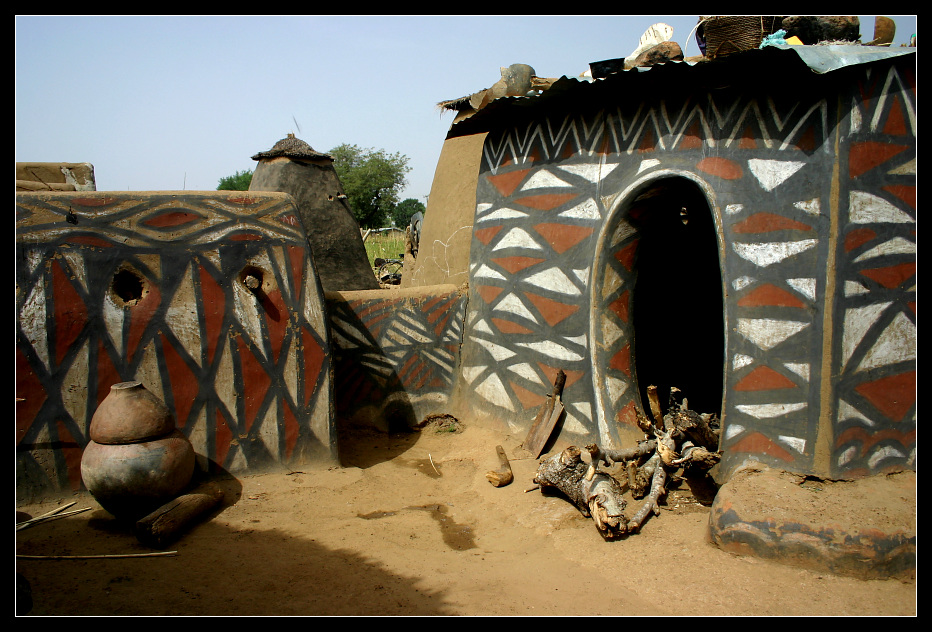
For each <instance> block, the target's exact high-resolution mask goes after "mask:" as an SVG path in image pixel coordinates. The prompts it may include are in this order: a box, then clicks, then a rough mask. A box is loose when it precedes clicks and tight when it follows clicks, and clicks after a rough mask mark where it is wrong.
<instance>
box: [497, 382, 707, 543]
mask: <svg viewBox="0 0 932 632" xmlns="http://www.w3.org/2000/svg"><path fill="white" fill-rule="evenodd" d="M656 391H657V389H656V387H651V388H649V389H648V395H649V398H650V404H651V409H652V413H653V415H654V417H655V421H651V420H650V419H648V418H647V417H645V416H644V415H641V414H639V415H638V425H639V426H640V427H641V429H642V430H644V431H645V433H647V434H648V436H649V437H650V436H651V435H653V436H652V438H647V439H645V440H643V441H639V442H638V444H637V445H636V446H634V447H632V448H626V449H622V450H615V449H604V448H602V447H600V446H599V445H597V444H590V445H587V446H586V447H585V451H586V452H588V453H589V456H590V461H589V463H585V462H584V461H583V460H582V459H581V457H580V455H581V450H580V449H579V448H577V447H576V446H570V447H569V448H567V449H566V450H564V451H563V452H561V453H559V454H556V455H554V456H552V457H550V458H547V459H545V460H543V461H541V463H540V466H539V468H538V470H537V474H536V475H535V477H534V483H535V484H537V485H539V486H540V489H541V491H546V490H547V489H548V488H555V489H557V490H558V491H560V492H562V493H563V495H565V496H566V497H567V498H568V499H569V500H570V501H571V502H572V503H573V504H574V505H576V507H577V508H579V510H580V511H581V512H582V513H583V515H585V516H587V517H591V518H592V519H593V520H594V521H595V523H596V527H597V528H598V529H599V532H600V533H602V535H603V536H604V537H605V538H606V539H610V538H614V537H618V536H620V535H622V534H624V533H633V532H637V531H639V530H640V529H641V528H642V527H643V525H644V523H645V522H646V521H647V520H648V518H649V517H650V516H651V515H658V514H659V513H660V501H661V499H662V498H663V496H664V495H665V493H666V485H667V482H668V481H669V480H671V479H672V478H673V475H674V474H675V473H676V472H677V471H678V470H680V469H681V468H682V469H683V476H684V478H685V479H686V481H687V482H688V483H689V484H690V487H691V488H692V489H693V490H694V493H696V492H695V490H700V489H701V490H703V495H704V496H705V497H706V498H705V500H707V501H708V491H711V495H712V497H714V494H715V491H717V485H715V483H714V481H713V480H712V478H711V476H710V475H709V470H710V469H711V468H712V467H714V466H715V465H716V464H717V463H718V462H719V460H720V458H721V454H720V453H719V452H718V439H719V429H718V423H717V421H718V420H717V418H716V417H715V415H710V414H700V413H697V412H695V411H692V410H690V409H689V404H688V402H687V400H686V398H683V400H682V403H680V404H677V403H676V397H677V396H678V394H679V393H680V391H679V389H677V388H675V387H674V388H672V389H671V390H670V407H669V411H668V412H667V414H666V415H664V416H663V417H662V418H661V417H660V407H659V400H658V399H657V392H656ZM616 463H623V464H624V466H625V474H626V479H627V480H626V482H625V484H624V485H622V484H621V483H619V482H618V481H617V480H615V479H614V478H613V477H612V476H610V475H609V474H607V473H606V472H603V471H600V469H599V468H600V466H601V465H603V464H605V465H607V466H611V465H614V464H616ZM490 480H491V479H490ZM528 491H530V490H528ZM626 491H630V492H631V495H632V497H633V498H635V499H640V498H644V497H645V496H646V499H645V501H644V503H643V504H642V505H641V506H640V507H639V509H638V511H637V512H636V513H635V515H634V516H633V517H632V518H630V520H629V519H627V518H626V517H625V516H624V513H623V509H624V508H625V506H626V502H625V500H624V498H622V496H623V494H624V493H625V492H626ZM697 500H699V495H698V494H697ZM700 502H702V500H700ZM708 502H710V501H708ZM703 504H705V503H703Z"/></svg>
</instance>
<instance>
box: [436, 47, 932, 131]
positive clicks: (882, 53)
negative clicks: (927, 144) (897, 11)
mask: <svg viewBox="0 0 932 632" xmlns="http://www.w3.org/2000/svg"><path fill="white" fill-rule="evenodd" d="M915 54H916V48H915V47H898V48H887V47H880V46H863V45H817V46H791V45H789V44H783V45H779V44H771V45H768V46H765V47H764V48H763V49H757V50H750V51H745V52H741V53H734V54H732V55H727V56H724V57H720V58H718V59H714V60H705V61H699V62H696V61H671V62H667V63H664V64H658V65H655V66H649V67H639V68H632V69H630V70H622V71H619V72H615V73H611V74H609V75H608V76H606V77H603V78H599V79H593V78H592V77H566V76H563V77H560V78H559V79H551V80H542V81H547V82H550V83H549V87H548V88H547V89H545V90H542V91H540V92H539V93H536V94H528V95H526V96H508V97H499V98H498V99H495V100H493V101H491V102H489V103H488V105H486V106H485V107H483V108H481V109H480V110H470V108H469V107H468V105H467V106H465V107H464V104H468V100H469V97H462V98H461V99H451V100H450V101H446V102H444V103H441V104H440V105H441V107H444V109H449V110H454V111H458V114H457V118H456V120H454V122H453V124H452V125H451V126H450V135H451V136H456V135H460V134H463V133H472V132H473V131H474V130H475V131H478V129H477V128H478V126H479V125H480V121H482V122H483V123H490V122H491V120H492V119H493V118H496V117H498V116H500V115H502V114H504V113H506V112H511V113H513V112H514V111H515V110H516V109H520V108H522V107H530V106H535V105H537V104H539V103H541V102H543V101H549V100H551V99H555V98H558V97H560V96H565V95H570V94H571V95H573V96H574V97H575V96H582V95H583V94H584V91H586V90H591V89H594V88H596V87H598V86H599V85H600V84H604V85H606V86H608V85H612V84H614V85H616V86H623V85H624V84H625V82H629V81H636V80H637V79H638V78H640V77H644V78H646V77H647V76H650V77H651V78H654V79H656V80H657V81H660V82H663V81H669V82H670V85H671V86H673V87H674V89H675V88H676V87H678V86H680V85H682V84H681V83H679V82H680V81H685V80H688V79H691V78H692V79H695V80H697V81H713V82H714V81H723V80H730V79H733V78H734V77H736V76H739V77H740V76H748V75H747V74H745V73H748V72H751V71H754V70H761V69H763V68H765V67H768V66H769V67H777V68H780V69H786V70H788V71H789V70H791V69H792V68H794V67H795V68H797V69H799V68H805V67H808V68H809V70H811V71H812V73H813V75H825V74H827V73H831V72H833V71H837V70H840V69H842V68H846V67H850V66H855V65H858V64H869V63H874V62H878V61H883V60H888V59H892V58H895V57H902V56H906V55H914V56H915ZM645 73H648V75H645ZM803 74H805V73H803ZM755 75H757V76H756V77H755V79H756V80H761V77H760V75H761V73H760V72H756V73H755ZM764 77H765V79H766V75H764ZM654 85H655V86H656V85H657V84H654ZM789 88H790V89H791V88H792V86H790V87H789ZM466 123H469V124H466ZM454 130H455V131H454Z"/></svg>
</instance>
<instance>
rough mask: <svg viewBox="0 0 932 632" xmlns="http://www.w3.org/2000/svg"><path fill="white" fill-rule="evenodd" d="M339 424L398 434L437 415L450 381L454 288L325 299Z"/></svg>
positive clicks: (459, 301)
mask: <svg viewBox="0 0 932 632" xmlns="http://www.w3.org/2000/svg"><path fill="white" fill-rule="evenodd" d="M327 309H328V313H329V324H330V329H331V332H332V337H333V345H334V374H335V376H336V377H335V389H334V392H335V409H336V414H337V416H338V417H339V418H340V419H346V420H355V421H357V422H360V423H364V424H369V425H374V426H376V427H380V428H382V429H383V430H404V429H406V428H411V427H414V426H416V425H417V424H419V423H420V422H421V421H422V420H423V419H424V416H425V415H427V414H430V413H434V412H443V411H444V410H445V405H446V403H447V402H448V401H449V399H450V395H451V393H452V390H453V387H454V385H455V383H456V376H457V369H458V365H459V347H460V341H461V339H462V335H463V316H464V314H465V309H466V296H465V294H464V293H463V292H461V291H460V290H459V289H458V288H456V287H455V286H452V285H450V286H431V287H429V288H426V289H424V290H420V289H418V290H413V289H412V290H401V291H381V292H341V293H340V297H339V298H337V296H336V295H335V294H328V295H327Z"/></svg>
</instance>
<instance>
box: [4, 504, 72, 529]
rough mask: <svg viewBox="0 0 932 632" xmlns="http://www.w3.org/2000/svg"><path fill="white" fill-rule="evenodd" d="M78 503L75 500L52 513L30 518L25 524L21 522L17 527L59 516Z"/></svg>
mask: <svg viewBox="0 0 932 632" xmlns="http://www.w3.org/2000/svg"><path fill="white" fill-rule="evenodd" d="M77 502H78V501H76V500H74V501H72V502H70V503H68V504H67V505H62V506H61V507H58V508H57V509H53V510H52V511H49V512H48V513H44V514H42V515H41V516H36V517H35V518H30V519H29V520H24V521H23V522H20V523H19V524H18V525H16V526H19V525H20V524H26V523H27V522H34V521H36V520H42V519H43V518H47V517H49V516H52V515H55V514H57V513H58V512H59V511H64V510H65V509H67V508H68V507H71V506H72V505H75V504H77Z"/></svg>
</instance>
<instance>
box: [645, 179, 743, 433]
mask: <svg viewBox="0 0 932 632" xmlns="http://www.w3.org/2000/svg"><path fill="white" fill-rule="evenodd" d="M629 214H630V216H631V217H632V220H633V222H634V223H636V224H637V227H638V228H639V230H640V233H641V238H640V243H639V245H638V255H637V261H636V266H637V268H636V270H637V278H636V281H635V286H634V293H633V297H632V316H633V326H634V336H633V347H632V350H633V355H634V368H635V372H636V375H637V383H638V392H639V395H640V397H641V402H642V406H643V409H644V410H645V411H647V410H650V407H649V404H648V399H647V387H648V386H649V385H652V384H653V385H656V386H657V393H658V396H659V399H660V404H661V408H662V410H663V412H664V413H666V412H667V408H668V402H669V393H670V388H671V387H674V386H675V387H676V388H679V389H680V390H681V391H682V393H681V397H685V398H686V399H687V400H688V403H689V408H690V409H692V410H695V411H696V412H699V413H714V414H716V415H718V416H721V412H722V410H721V409H722V399H723V392H722V390H723V375H724V367H725V364H724V362H725V361H724V358H725V324H724V319H725V313H724V312H725V308H724V301H723V295H722V270H721V266H720V264H719V256H718V239H717V235H716V229H715V222H714V219H713V216H712V211H711V209H710V207H709V204H708V201H707V200H706V197H705V195H704V194H703V192H702V190H701V189H700V188H699V187H698V186H697V185H696V184H694V183H693V182H691V181H689V180H687V179H685V178H671V179H665V180H661V181H658V182H657V183H655V184H654V185H652V186H651V187H650V188H649V189H647V190H646V191H644V192H643V193H642V194H641V195H639V196H638V198H637V199H636V200H635V202H634V203H633V204H632V205H631V207H630V211H629ZM678 401H679V400H678Z"/></svg>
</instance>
